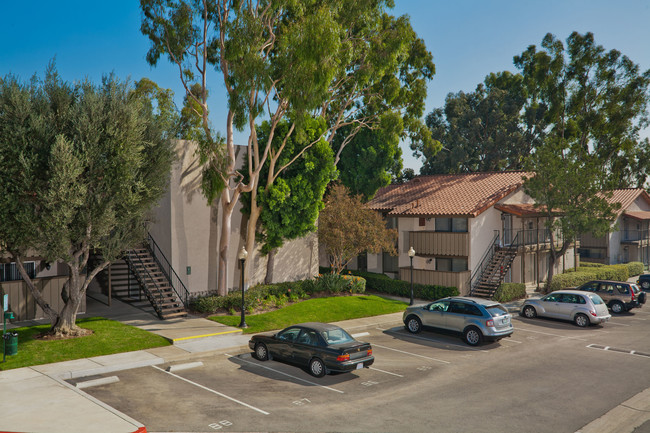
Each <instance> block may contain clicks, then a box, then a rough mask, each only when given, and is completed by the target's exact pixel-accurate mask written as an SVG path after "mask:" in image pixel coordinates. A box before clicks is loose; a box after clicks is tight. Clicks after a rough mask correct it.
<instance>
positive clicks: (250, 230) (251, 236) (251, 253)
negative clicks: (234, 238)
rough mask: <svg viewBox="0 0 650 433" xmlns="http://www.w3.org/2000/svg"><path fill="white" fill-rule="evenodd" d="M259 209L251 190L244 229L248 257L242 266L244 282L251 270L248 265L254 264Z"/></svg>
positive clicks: (255, 195)
mask: <svg viewBox="0 0 650 433" xmlns="http://www.w3.org/2000/svg"><path fill="white" fill-rule="evenodd" d="M260 211H261V209H260V207H259V206H257V191H256V189H255V188H254V189H252V190H251V213H250V215H248V224H247V227H246V251H248V257H247V258H246V262H245V265H244V282H246V281H248V280H249V275H248V271H249V270H250V269H251V268H252V267H251V266H249V265H248V264H249V263H255V261H254V260H255V232H256V231H257V221H258V220H259V219H260Z"/></svg>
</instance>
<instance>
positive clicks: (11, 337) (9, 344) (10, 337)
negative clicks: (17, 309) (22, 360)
mask: <svg viewBox="0 0 650 433" xmlns="http://www.w3.org/2000/svg"><path fill="white" fill-rule="evenodd" d="M4 340H5V341H4V343H5V355H15V354H16V353H18V333H17V332H7V333H6V334H5V335H4Z"/></svg>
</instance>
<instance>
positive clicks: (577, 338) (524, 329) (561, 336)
mask: <svg viewBox="0 0 650 433" xmlns="http://www.w3.org/2000/svg"><path fill="white" fill-rule="evenodd" d="M517 331H523V332H532V333H535V334H542V335H548V336H550V337H559V338H566V339H569V340H580V341H587V339H586V338H581V337H568V336H566V335H560V334H552V333H550V332H542V331H535V330H534V329H527V328H520V327H518V328H517Z"/></svg>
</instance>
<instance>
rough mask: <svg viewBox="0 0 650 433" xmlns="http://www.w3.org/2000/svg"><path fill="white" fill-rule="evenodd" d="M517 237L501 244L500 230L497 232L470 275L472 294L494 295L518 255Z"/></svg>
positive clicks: (477, 295) (481, 296)
mask: <svg viewBox="0 0 650 433" xmlns="http://www.w3.org/2000/svg"><path fill="white" fill-rule="evenodd" d="M517 237H518V236H515V239H513V241H512V243H511V244H510V245H506V246H501V245H500V241H499V232H496V234H495V236H494V238H493V240H492V243H491V244H490V246H489V247H488V249H487V251H486V252H485V254H484V256H483V259H482V260H481V262H480V264H479V266H478V267H477V268H476V270H475V271H474V272H473V273H472V276H471V277H470V282H469V287H470V296H476V297H479V298H487V299H491V298H492V297H493V296H494V293H495V292H496V291H497V289H498V288H499V285H500V284H501V283H502V282H503V279H504V278H505V276H506V274H507V273H508V271H509V270H510V267H511V266H512V262H513V261H514V260H515V257H516V256H517V246H518V244H517Z"/></svg>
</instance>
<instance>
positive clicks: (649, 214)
mask: <svg viewBox="0 0 650 433" xmlns="http://www.w3.org/2000/svg"><path fill="white" fill-rule="evenodd" d="M623 213H624V214H625V215H627V216H629V217H632V218H635V219H638V220H641V221H644V220H650V211H647V210H646V211H641V210H637V211H625V212H623Z"/></svg>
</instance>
